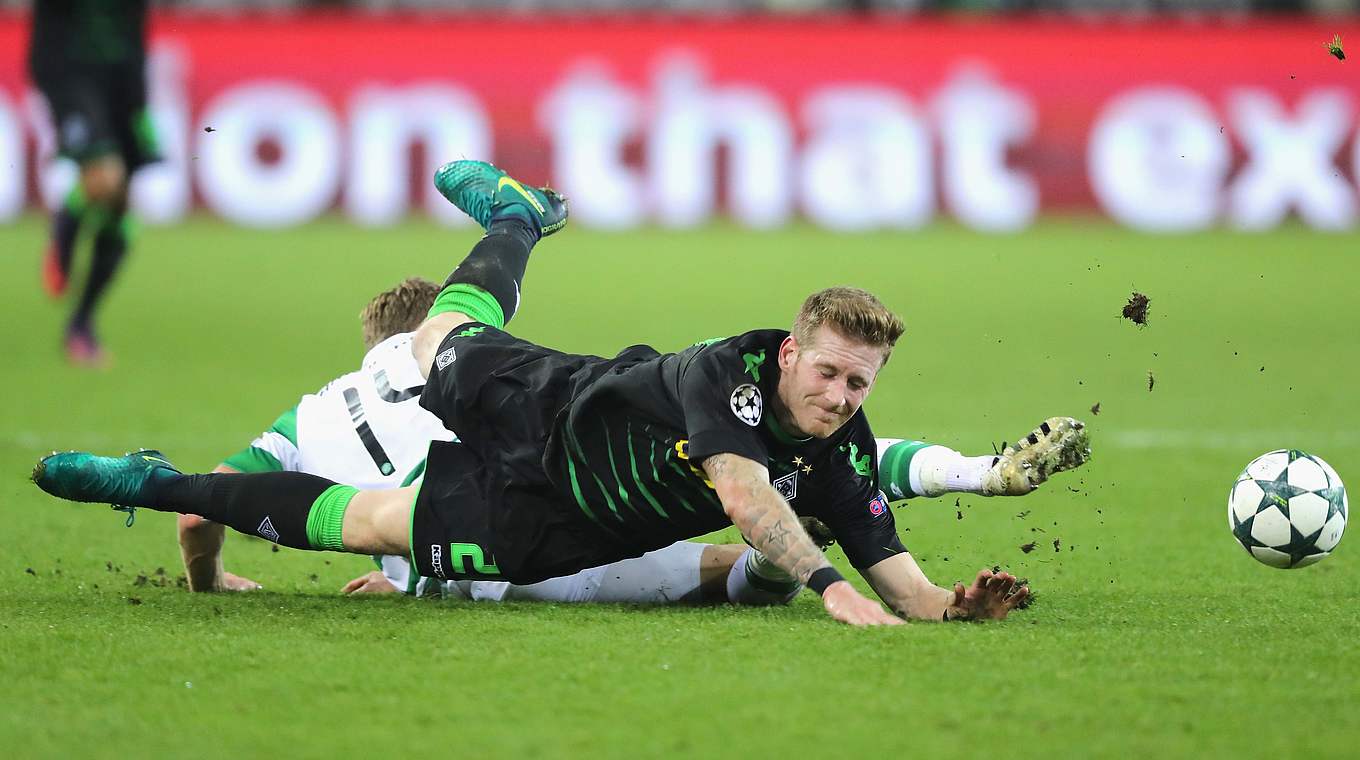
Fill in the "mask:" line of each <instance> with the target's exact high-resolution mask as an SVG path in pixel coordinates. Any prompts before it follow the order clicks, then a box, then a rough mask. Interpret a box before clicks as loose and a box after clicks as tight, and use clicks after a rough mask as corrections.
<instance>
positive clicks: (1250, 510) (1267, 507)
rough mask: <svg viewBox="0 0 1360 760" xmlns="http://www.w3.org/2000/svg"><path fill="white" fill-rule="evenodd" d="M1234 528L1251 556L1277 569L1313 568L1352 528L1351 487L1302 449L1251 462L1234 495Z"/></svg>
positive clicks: (1231, 523)
mask: <svg viewBox="0 0 1360 760" xmlns="http://www.w3.org/2000/svg"><path fill="white" fill-rule="evenodd" d="M1228 527H1229V528H1230V529H1231V530H1232V534H1233V538H1235V539H1237V542H1238V543H1239V544H1241V545H1242V548H1243V549H1246V550H1247V553H1249V554H1251V556H1253V557H1255V558H1256V559H1257V560H1258V561H1260V562H1262V563H1264V564H1267V565H1270V566H1271V567H1280V568H1290V569H1292V568H1296V567H1307V566H1308V565H1311V564H1313V563H1314V562H1317V561H1319V560H1321V559H1322V558H1323V557H1326V556H1327V555H1328V554H1331V553H1332V550H1333V549H1335V548H1336V545H1337V543H1339V542H1340V541H1341V534H1342V533H1343V532H1344V531H1345V530H1346V487H1345V486H1344V485H1342V484H1341V478H1340V477H1338V476H1337V474H1336V470H1333V469H1332V467H1331V465H1329V464H1327V463H1326V462H1324V461H1322V459H1321V458H1319V457H1315V456H1312V455H1311V454H1305V453H1304V452H1302V451H1299V450H1297V449H1278V450H1276V451H1271V452H1267V453H1265V454H1262V455H1261V456H1259V457H1256V458H1255V459H1253V460H1251V464H1249V465H1247V468H1246V469H1245V470H1243V471H1242V474H1241V475H1238V476H1237V482H1236V483H1233V487H1232V492H1231V493H1229V494H1228Z"/></svg>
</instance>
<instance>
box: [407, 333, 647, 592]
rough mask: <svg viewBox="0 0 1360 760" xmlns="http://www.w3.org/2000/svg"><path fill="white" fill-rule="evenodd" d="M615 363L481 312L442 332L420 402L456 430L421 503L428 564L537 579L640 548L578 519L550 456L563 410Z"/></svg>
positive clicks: (417, 518) (420, 564) (417, 531)
mask: <svg viewBox="0 0 1360 760" xmlns="http://www.w3.org/2000/svg"><path fill="white" fill-rule="evenodd" d="M607 365H608V361H607V360H605V359H602V358H600V357H598V356H585V355H580V354H567V353H563V352H561V351H555V350H553V349H550V348H544V347H543V346H539V345H537V344H534V343H530V342H529V341H526V340H521V339H519V338H516V337H514V336H513V335H510V334H509V333H506V332H504V331H502V330H498V329H496V328H494V327H490V326H487V325H484V324H480V323H470V324H466V325H463V326H461V327H459V328H458V329H456V330H454V331H452V332H450V333H449V334H448V335H447V336H446V337H445V338H444V340H443V342H442V343H440V344H439V349H438V351H437V352H436V353H435V361H434V366H432V367H431V368H430V375H429V379H428V380H427V381H426V383H425V390H424V391H423V392H422V393H421V396H420V405H421V406H422V407H424V408H425V409H427V410H429V411H430V412H431V413H432V414H434V415H435V416H436V417H438V418H439V419H440V420H442V421H443V422H444V425H445V426H446V427H447V428H448V429H449V430H452V431H453V432H455V433H456V434H457V435H458V438H459V442H458V443H441V442H435V443H432V444H431V446H430V453H429V458H428V459H427V461H426V466H425V479H424V481H423V483H422V484H421V488H420V494H419V496H418V497H417V498H416V502H415V506H414V507H413V512H412V516H411V555H412V561H413V562H414V563H415V565H416V567H417V568H418V569H419V570H420V573H421V574H422V575H427V576H432V577H436V578H454V579H469V578H470V579H483V580H486V579H491V580H509V581H513V582H515V583H533V582H536V581H540V580H544V579H546V578H553V577H557V576H561V575H569V574H571V573H574V572H576V571H578V570H583V569H585V568H588V567H595V566H596V565H601V564H605V563H607V562H611V561H613V560H615V559H621V558H623V557H624V556H635V555H637V554H641V553H642V552H641V551H638V552H630V551H629V550H628V549H627V548H625V547H623V546H620V545H618V544H616V543H614V542H612V541H610V540H609V539H608V537H600V536H597V535H593V534H592V532H591V531H589V530H588V529H586V528H585V526H582V525H581V518H580V517H579V510H577V509H576V508H575V507H574V506H572V505H567V504H565V503H564V499H563V497H562V496H561V495H560V494H559V492H558V491H557V490H556V489H555V488H554V486H553V484H552V481H551V480H550V479H549V477H548V475H547V473H546V472H545V468H544V462H543V456H544V451H545V449H546V448H547V443H548V438H549V436H550V435H551V433H552V430H553V426H554V423H555V421H556V419H557V416H558V415H559V414H560V413H562V411H563V409H564V408H565V407H566V406H567V404H568V402H569V401H570V399H571V398H572V396H573V393H574V389H575V388H577V387H578V386H579V384H580V383H582V382H587V381H589V379H591V378H592V377H593V376H594V375H595V372H596V371H597V370H599V369H600V368H601V367H604V366H607ZM479 559H480V569H479Z"/></svg>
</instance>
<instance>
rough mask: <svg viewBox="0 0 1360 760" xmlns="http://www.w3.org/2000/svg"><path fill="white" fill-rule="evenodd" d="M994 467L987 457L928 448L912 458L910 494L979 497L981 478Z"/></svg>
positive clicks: (993, 461)
mask: <svg viewBox="0 0 1360 760" xmlns="http://www.w3.org/2000/svg"><path fill="white" fill-rule="evenodd" d="M995 463H996V457H995V456H993V455H990V454H989V455H987V456H981V457H966V456H964V455H962V454H960V453H959V452H957V451H955V450H953V449H951V448H949V447H947V446H927V447H925V448H923V449H921V450H920V451H918V452H916V454H915V455H914V456H913V457H912V458H911V463H910V473H909V478H910V483H911V490H912V492H913V493H915V494H916V495H918V496H940V495H942V494H946V493H981V492H982V476H983V475H985V474H986V473H987V471H988V470H990V469H991V468H992V465H993V464H995Z"/></svg>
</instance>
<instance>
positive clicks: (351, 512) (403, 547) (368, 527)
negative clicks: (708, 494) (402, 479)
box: [341, 487, 416, 556]
mask: <svg viewBox="0 0 1360 760" xmlns="http://www.w3.org/2000/svg"><path fill="white" fill-rule="evenodd" d="M415 494H416V489H415V488H414V487H410V488H395V489H391V490H385V491H360V492H358V493H356V494H355V495H354V498H352V499H350V502H349V504H348V505H347V506H346V507H345V517H344V521H343V523H342V529H341V541H342V542H343V543H344V545H345V550H346V551H349V552H355V553H360V554H395V555H399V556H404V555H406V554H407V553H409V551H410V546H409V540H408V536H407V527H408V526H409V524H410V516H411V505H412V503H413V502H414V500H415Z"/></svg>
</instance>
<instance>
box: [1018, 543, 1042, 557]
mask: <svg viewBox="0 0 1360 760" xmlns="http://www.w3.org/2000/svg"><path fill="white" fill-rule="evenodd" d="M1038 545H1039V543H1038V542H1037V541H1030V542H1029V543H1027V544H1021V545H1020V551H1022V552H1024V553H1025V554H1029V553H1030V552H1032V551H1034V548H1035V547H1036V546H1038Z"/></svg>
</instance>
